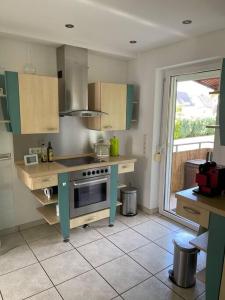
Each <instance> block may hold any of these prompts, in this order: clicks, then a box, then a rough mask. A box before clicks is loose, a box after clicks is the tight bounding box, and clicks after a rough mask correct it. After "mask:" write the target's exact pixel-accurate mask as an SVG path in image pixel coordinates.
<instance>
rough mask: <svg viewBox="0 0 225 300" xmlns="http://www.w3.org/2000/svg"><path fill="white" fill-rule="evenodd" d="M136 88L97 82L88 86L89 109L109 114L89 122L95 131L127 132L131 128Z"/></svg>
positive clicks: (91, 119) (90, 119)
mask: <svg viewBox="0 0 225 300" xmlns="http://www.w3.org/2000/svg"><path fill="white" fill-rule="evenodd" d="M133 101H134V86H133V85H126V84H116V83H105V82H97V83H90V84H89V85H88V107H89V109H90V110H100V111H102V112H105V113H107V115H102V116H99V117H94V118H89V119H88V120H87V123H88V128H90V129H94V130H103V131H110V130H126V129H129V128H130V127H131V121H132V110H133Z"/></svg>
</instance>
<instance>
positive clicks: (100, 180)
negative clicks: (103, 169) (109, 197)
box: [73, 178, 108, 187]
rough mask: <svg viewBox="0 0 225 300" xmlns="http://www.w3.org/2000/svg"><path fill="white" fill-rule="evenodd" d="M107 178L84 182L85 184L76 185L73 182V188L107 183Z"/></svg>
mask: <svg viewBox="0 0 225 300" xmlns="http://www.w3.org/2000/svg"><path fill="white" fill-rule="evenodd" d="M107 181H108V178H101V179H95V180H90V181H86V182H79V183H76V182H74V184H73V185H74V186H76V187H80V186H88V185H90V184H95V183H103V182H107Z"/></svg>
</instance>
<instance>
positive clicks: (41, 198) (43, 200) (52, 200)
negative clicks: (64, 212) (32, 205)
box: [32, 190, 58, 205]
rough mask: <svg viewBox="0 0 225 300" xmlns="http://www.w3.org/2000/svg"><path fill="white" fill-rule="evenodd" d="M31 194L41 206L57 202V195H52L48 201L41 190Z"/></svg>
mask: <svg viewBox="0 0 225 300" xmlns="http://www.w3.org/2000/svg"><path fill="white" fill-rule="evenodd" d="M32 194H33V195H34V196H35V198H36V199H37V200H38V201H39V202H40V203H41V204H42V205H49V204H53V203H57V202H58V195H57V194H53V195H52V197H51V198H50V199H48V198H47V197H46V196H45V194H44V191H43V190H36V191H32Z"/></svg>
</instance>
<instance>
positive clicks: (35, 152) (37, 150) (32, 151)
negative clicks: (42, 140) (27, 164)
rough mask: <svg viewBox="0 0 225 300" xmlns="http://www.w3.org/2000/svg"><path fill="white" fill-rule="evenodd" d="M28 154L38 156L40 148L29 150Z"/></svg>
mask: <svg viewBox="0 0 225 300" xmlns="http://www.w3.org/2000/svg"><path fill="white" fill-rule="evenodd" d="M29 154H37V155H38V156H40V155H41V147H31V148H29Z"/></svg>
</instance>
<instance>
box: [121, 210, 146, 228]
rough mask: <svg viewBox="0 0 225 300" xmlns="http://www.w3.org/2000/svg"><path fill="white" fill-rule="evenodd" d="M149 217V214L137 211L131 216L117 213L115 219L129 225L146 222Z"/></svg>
mask: <svg viewBox="0 0 225 300" xmlns="http://www.w3.org/2000/svg"><path fill="white" fill-rule="evenodd" d="M149 218H150V215H147V214H144V213H143V212H138V214H137V215H136V216H133V217H127V216H123V215H120V214H118V215H117V220H119V221H120V222H122V223H124V224H126V225H127V226H130V227H132V226H135V225H138V224H141V223H144V222H147V221H149Z"/></svg>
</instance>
